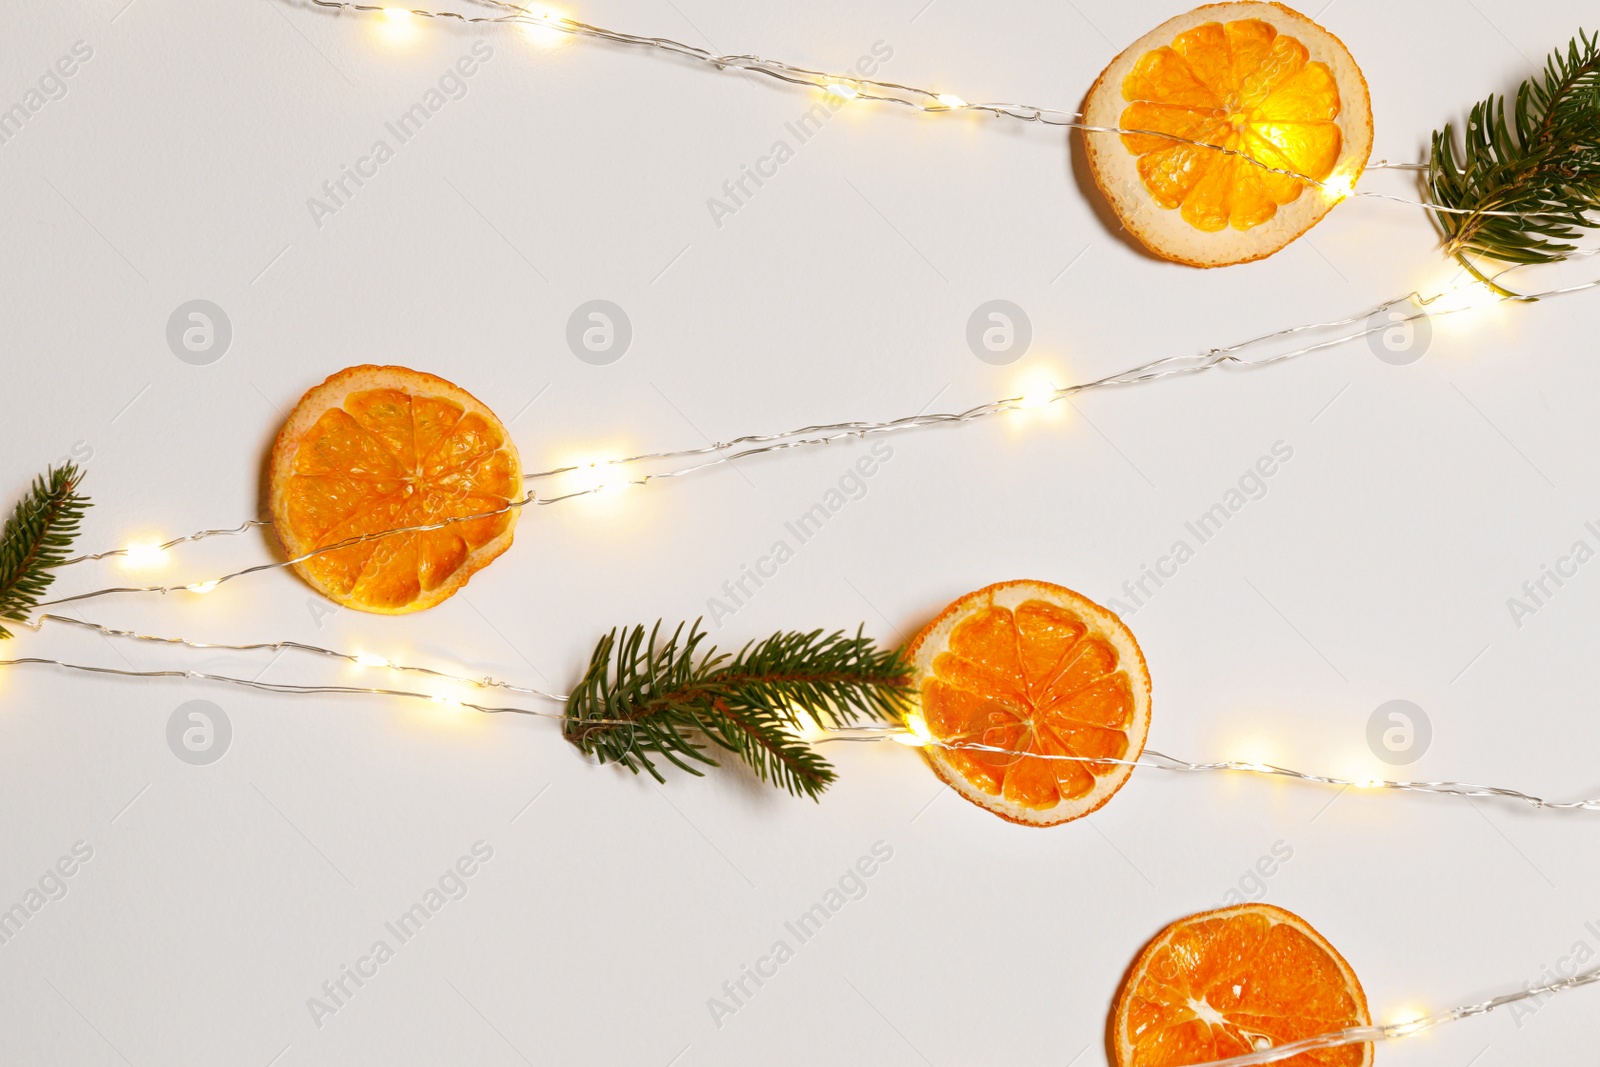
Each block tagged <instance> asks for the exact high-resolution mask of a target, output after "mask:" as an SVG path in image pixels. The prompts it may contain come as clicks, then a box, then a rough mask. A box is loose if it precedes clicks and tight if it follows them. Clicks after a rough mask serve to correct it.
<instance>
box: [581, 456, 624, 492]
mask: <svg viewBox="0 0 1600 1067" xmlns="http://www.w3.org/2000/svg"><path fill="white" fill-rule="evenodd" d="M572 466H573V468H574V469H573V471H572V473H571V478H572V481H573V490H574V491H578V490H584V489H587V490H589V491H591V492H595V493H603V492H606V491H607V490H613V489H620V488H622V487H623V486H625V485H627V484H628V472H627V471H626V470H624V469H623V467H622V465H621V464H618V463H615V462H613V461H611V460H609V459H594V460H582V461H579V462H577V463H574V464H572Z"/></svg>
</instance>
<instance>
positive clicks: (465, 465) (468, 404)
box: [268, 366, 522, 615]
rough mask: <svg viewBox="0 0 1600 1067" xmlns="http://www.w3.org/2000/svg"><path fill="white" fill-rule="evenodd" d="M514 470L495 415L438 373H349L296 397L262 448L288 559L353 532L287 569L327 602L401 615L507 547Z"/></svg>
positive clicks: (516, 463)
mask: <svg viewBox="0 0 1600 1067" xmlns="http://www.w3.org/2000/svg"><path fill="white" fill-rule="evenodd" d="M521 494H522V463H521V461H520V460H519V459H518V457H517V449H516V446H515V445H514V444H512V442H511V435H510V434H509V433H507V432H506V428H505V426H503V425H502V424H501V422H500V420H499V419H498V418H496V417H495V415H494V412H492V411H490V410H489V409H488V408H487V407H485V406H484V405H483V404H482V403H480V402H479V401H478V400H477V399H476V398H475V397H474V396H473V395H472V394H471V393H468V392H467V391H466V390H465V389H462V388H460V387H459V386H456V385H452V384H451V383H450V382H447V381H445V380H444V379H443V378H438V377H435V376H434V375H432V374H423V373H421V372H420V371H414V370H407V369H406V368H404V367H375V366H361V367H350V368H349V369H347V370H342V371H340V372H339V373H338V374H335V375H333V376H332V377H331V378H329V379H328V380H327V381H325V382H323V383H322V384H321V385H319V386H317V387H316V388H314V389H312V390H311V391H310V392H308V393H306V395H305V396H304V397H302V398H301V400H300V403H299V404H298V405H296V406H295V409H294V411H292V412H291V413H290V414H289V418H288V419H287V420H286V421H285V422H284V424H283V429H282V431H280V432H279V434H278V440H277V443H276V444H275V445H274V446H273V449H272V458H271V470H270V473H269V484H268V496H269V502H270V507H271V510H272V523H273V529H274V531H275V532H276V533H277V535H278V540H279V542H280V543H281V544H282V545H283V550H284V551H285V552H286V553H288V554H289V556H290V558H295V557H298V556H302V555H305V554H306V553H308V552H312V551H314V550H316V549H319V548H323V547H325V546H328V545H334V544H339V543H341V542H343V541H346V540H348V539H351V538H355V537H360V536H361V535H363V534H372V533H378V532H381V531H384V530H393V529H398V528H402V527H411V526H428V525H433V524H437V523H444V522H445V520H448V519H453V518H458V517H461V516H469V515H485V514H487V513H490V512H500V514H495V515H492V516H490V517H487V518H481V519H472V520H469V521H463V522H453V523H449V524H447V525H443V526H441V527H440V528H439V529H434V530H427V531H422V532H416V533H405V534H396V535H394V536H391V537H382V538H376V539H373V540H369V541H365V542H362V543H359V544H354V545H351V546H350V547H347V548H341V549H337V550H335V551H332V552H325V553H322V554H320V555H317V556H313V557H312V558H311V559H308V560H305V561H303V562H301V563H297V564H296V565H295V570H296V571H298V572H299V574H300V576H301V577H302V578H304V579H305V580H306V581H307V582H309V583H311V585H312V586H314V587H315V588H316V589H318V590H319V591H321V592H322V593H324V594H326V595H327V596H328V597H329V598H331V599H332V600H335V601H337V602H338V603H340V604H343V605H345V606H347V607H352V608H357V609H359V610H361V611H372V612H378V613H381V614H388V615H398V614H403V613H405V612H411V611H421V610H422V609H424V608H429V607H432V606H433V605H435V604H438V603H439V602H440V601H442V600H445V599H446V598H448V597H450V596H451V595H452V594H454V593H455V592H456V591H457V590H458V589H460V588H461V587H462V586H463V585H465V584H466V582H467V579H468V578H470V577H471V576H472V575H473V573H474V572H476V571H478V570H480V569H482V568H483V567H485V566H487V565H488V564H489V563H490V562H492V561H493V560H494V559H495V557H496V556H498V555H500V553H502V552H504V551H505V550H506V549H507V548H509V547H510V546H511V536H512V532H513V530H514V528H515V526H516V522H517V510H516V509H514V508H513V509H511V510H509V511H506V510H503V509H505V508H506V506H507V505H508V504H509V503H511V502H512V501H514V500H516V499H518V498H520V496H521Z"/></svg>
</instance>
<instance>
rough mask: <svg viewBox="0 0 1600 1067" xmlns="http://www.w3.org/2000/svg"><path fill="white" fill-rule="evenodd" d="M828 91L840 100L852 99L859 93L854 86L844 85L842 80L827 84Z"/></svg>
mask: <svg viewBox="0 0 1600 1067" xmlns="http://www.w3.org/2000/svg"><path fill="white" fill-rule="evenodd" d="M828 92H830V93H832V94H833V95H834V96H837V97H838V98H839V99H841V100H854V99H855V98H856V97H857V96H859V95H860V93H859V92H858V91H857V89H856V87H855V86H853V85H845V84H844V83H843V82H833V83H832V84H830V85H829V86H828Z"/></svg>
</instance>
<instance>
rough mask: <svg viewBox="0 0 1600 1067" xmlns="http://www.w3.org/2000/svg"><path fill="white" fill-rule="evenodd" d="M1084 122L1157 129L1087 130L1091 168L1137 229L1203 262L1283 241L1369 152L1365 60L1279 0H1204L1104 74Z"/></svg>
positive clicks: (1266, 251)
mask: <svg viewBox="0 0 1600 1067" xmlns="http://www.w3.org/2000/svg"><path fill="white" fill-rule="evenodd" d="M1084 123H1085V124H1086V125H1089V126H1099V127H1105V128H1116V129H1123V130H1141V131H1149V132H1148V133H1139V134H1124V135H1122V136H1120V137H1118V136H1113V135H1111V134H1107V133H1094V132H1086V133H1085V134H1084V138H1085V140H1084V144H1085V146H1086V151H1087V154H1088V159H1089V169H1090V171H1091V172H1092V173H1093V174H1094V178H1095V182H1096V184H1098V185H1099V186H1100V190H1101V192H1103V193H1104V194H1105V195H1106V199H1108V200H1109V201H1110V202H1111V206H1112V207H1113V209H1114V210H1115V211H1116V213H1117V215H1118V217H1119V218H1120V219H1121V220H1122V222H1123V224H1124V225H1125V226H1126V227H1127V228H1128V231H1129V232H1130V233H1132V234H1133V235H1134V236H1135V237H1137V238H1139V240H1140V241H1142V242H1143V243H1144V244H1145V246H1146V247H1147V248H1149V249H1150V250H1151V251H1152V252H1154V253H1155V254H1156V255H1158V256H1162V257H1164V258H1166V259H1170V260H1175V261H1176V262H1179V263H1186V264H1189V265H1190V266H1195V267H1220V266H1226V265H1227V264H1230V263H1247V262H1249V261H1251V260H1255V259H1262V258H1264V257H1266V256H1270V255H1272V253H1274V252H1276V251H1278V250H1279V249H1280V248H1283V247H1284V246H1285V245H1287V244H1289V243H1290V242H1291V241H1293V240H1294V239H1295V238H1297V237H1299V236H1300V235H1301V234H1303V233H1305V232H1306V231H1307V230H1309V229H1310V228H1311V227H1312V226H1315V225H1316V224H1317V223H1318V222H1320V221H1321V220H1322V217H1323V216H1324V215H1326V214H1327V213H1328V212H1329V211H1330V210H1331V209H1332V208H1333V205H1334V204H1335V203H1337V202H1338V201H1339V200H1340V199H1342V198H1343V197H1344V196H1346V195H1348V193H1349V190H1350V189H1352V188H1354V186H1355V182H1356V179H1358V178H1359V177H1360V176H1361V171H1362V169H1363V168H1365V167H1366V165H1367V157H1368V155H1370V154H1371V152H1372V103H1371V100H1370V98H1369V97H1368V94H1367V82H1366V79H1365V78H1364V77H1362V75H1361V68H1360V67H1359V66H1357V65H1356V61H1355V59H1354V58H1352V57H1351V55H1350V53H1349V51H1347V50H1346V49H1345V46H1344V45H1343V43H1341V42H1340V40H1339V39H1338V38H1337V37H1335V36H1334V35H1333V34H1331V33H1329V32H1328V31H1327V30H1325V29H1323V28H1322V27H1321V26H1318V25H1317V24H1316V23H1315V22H1312V21H1311V20H1310V19H1308V18H1306V17H1305V16H1304V15H1301V14H1299V13H1298V12H1296V11H1292V10H1290V9H1289V8H1287V7H1284V6H1283V5H1281V4H1260V3H1229V4H1207V5H1206V6H1204V7H1198V8H1195V9H1194V10H1193V11H1190V12H1189V13H1188V14H1185V15H1179V16H1178V17H1176V18H1173V19H1169V20H1167V21H1166V22H1163V23H1162V24H1161V25H1160V26H1157V27H1156V28H1155V29H1154V30H1152V31H1150V32H1149V33H1147V34H1146V35H1145V36H1143V37H1141V38H1140V39H1139V40H1137V41H1135V42H1134V43H1133V44H1132V45H1131V46H1130V47H1129V48H1128V49H1127V50H1126V51H1124V52H1123V53H1122V54H1121V55H1119V56H1117V58H1116V59H1114V60H1112V61H1111V65H1110V66H1108V67H1106V69H1105V70H1104V71H1102V72H1101V74H1100V77H1099V79H1098V80H1096V81H1095V83H1094V87H1093V88H1091V89H1090V90H1089V96H1088V98H1087V100H1086V102H1085V104H1084ZM1162 134H1170V135H1172V136H1171V137H1165V136H1160V135H1162ZM1173 137H1179V138H1185V139H1187V140H1188V141H1198V142H1200V144H1199V145H1195V144H1187V143H1184V142H1183V141H1177V140H1173ZM1204 145H1216V146H1219V147H1220V148H1224V149H1229V150H1231V151H1232V152H1235V153H1241V154H1242V155H1244V156H1247V157H1249V158H1248V159H1245V158H1240V156H1239V155H1230V154H1229V153H1228V152H1223V151H1218V150H1217V149H1216V148H1207V147H1203V146H1204ZM1251 160H1255V161H1257V162H1260V163H1263V164H1265V165H1266V166H1267V167H1271V168H1274V170H1277V171H1288V172H1291V173H1292V174H1303V175H1306V176H1307V177H1310V178H1315V179H1317V180H1318V181H1320V182H1326V183H1327V185H1326V186H1325V187H1324V186H1318V185H1312V184H1309V183H1307V182H1305V181H1303V180H1301V179H1299V178H1295V177H1291V176H1289V175H1287V174H1281V173H1274V170H1268V169H1265V168H1263V167H1260V166H1256V165H1255V163H1252V162H1251Z"/></svg>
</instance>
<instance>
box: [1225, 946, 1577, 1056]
mask: <svg viewBox="0 0 1600 1067" xmlns="http://www.w3.org/2000/svg"><path fill="white" fill-rule="evenodd" d="M1597 982H1600V967H1595V968H1592V969H1590V970H1587V971H1579V972H1578V973H1577V974H1574V975H1571V976H1570V977H1567V978H1562V979H1559V980H1557V981H1554V982H1547V983H1545V984H1544V985H1540V986H1525V987H1523V988H1522V989H1519V990H1517V991H1516V992H1515V993H1504V994H1502V995H1500V996H1498V997H1491V998H1490V999H1488V1000H1484V1001H1479V1002H1478V1003H1476V1004H1463V1005H1461V1006H1460V1007H1457V1008H1451V1009H1449V1010H1447V1011H1441V1012H1436V1013H1435V1014H1433V1015H1428V1016H1424V1017H1423V1018H1421V1019H1413V1020H1409V1021H1406V1022H1399V1023H1389V1024H1387V1025H1383V1026H1353V1027H1350V1028H1349V1029H1345V1030H1335V1031H1332V1032H1330V1033H1326V1034H1318V1035H1316V1036H1315V1037H1307V1038H1303V1039H1301V1040H1299V1041H1290V1042H1286V1043H1284V1044H1282V1045H1274V1046H1272V1047H1271V1048H1265V1049H1260V1050H1258V1051H1256V1052H1248V1053H1245V1054H1244V1055H1241V1056H1230V1057H1229V1058H1227V1059H1222V1060H1209V1061H1207V1062H1205V1063H1203V1064H1196V1065H1195V1067H1256V1065H1258V1064H1264V1063H1277V1062H1279V1061H1280V1060H1286V1059H1289V1058H1291V1057H1293V1056H1298V1055H1300V1054H1302V1053H1305V1052H1314V1051H1317V1050H1318V1049H1330V1048H1340V1047H1342V1046H1345V1045H1360V1044H1366V1043H1368V1042H1377V1041H1392V1040H1394V1039H1395V1038H1401V1037H1411V1036H1413V1035H1415V1034H1422V1033H1426V1032H1428V1031H1429V1030H1436V1029H1438V1028H1439V1027H1441V1026H1444V1025H1446V1024H1447V1023H1453V1022H1459V1021H1460V1020H1462V1019H1471V1018H1476V1017H1477V1016H1480V1015H1488V1014H1489V1013H1491V1012H1495V1011H1499V1010H1500V1009H1501V1008H1504V1007H1507V1006H1508V1005H1511V1004H1518V1003H1521V1002H1523V1001H1528V1000H1537V999H1540V998H1542V997H1551V996H1555V995H1556V994H1558V993H1565V992H1567V991H1569V990H1573V989H1579V988H1581V987H1583V986H1588V985H1594V984H1595V983H1597Z"/></svg>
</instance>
